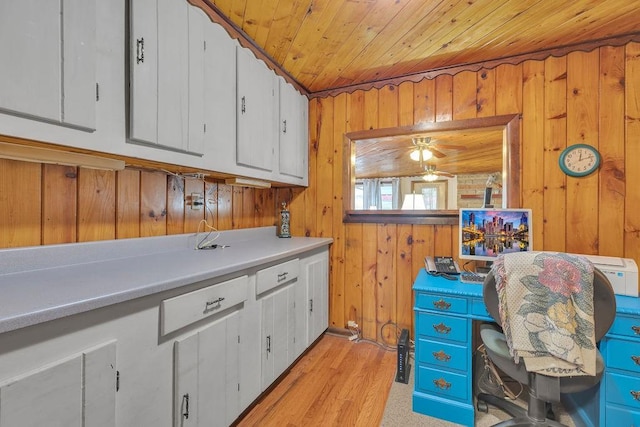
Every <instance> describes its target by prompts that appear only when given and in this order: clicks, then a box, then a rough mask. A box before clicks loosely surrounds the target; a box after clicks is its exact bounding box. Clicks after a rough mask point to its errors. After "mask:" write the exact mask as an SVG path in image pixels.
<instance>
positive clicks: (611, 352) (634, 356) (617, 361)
mask: <svg viewBox="0 0 640 427" xmlns="http://www.w3.org/2000/svg"><path fill="white" fill-rule="evenodd" d="M605 359H606V361H607V367H609V368H618V369H625V370H627V371H631V372H637V373H640V341H633V340H621V339H607V355H606V357H605ZM638 381H640V378H639V379H638ZM639 388H640V387H639Z"/></svg>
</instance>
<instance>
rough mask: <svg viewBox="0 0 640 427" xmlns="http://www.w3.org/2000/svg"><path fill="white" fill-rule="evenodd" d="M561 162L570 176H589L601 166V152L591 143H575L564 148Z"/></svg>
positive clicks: (561, 167)
mask: <svg viewBox="0 0 640 427" xmlns="http://www.w3.org/2000/svg"><path fill="white" fill-rule="evenodd" d="M559 163H560V169H562V171H563V172H564V173H566V174H567V175H569V176H587V175H589V174H590V173H593V172H595V171H596V169H598V166H600V153H598V150H597V149H595V148H594V147H592V146H590V145H587V144H574V145H570V146H568V147H567V148H565V149H564V150H562V153H561V154H560V159H559Z"/></svg>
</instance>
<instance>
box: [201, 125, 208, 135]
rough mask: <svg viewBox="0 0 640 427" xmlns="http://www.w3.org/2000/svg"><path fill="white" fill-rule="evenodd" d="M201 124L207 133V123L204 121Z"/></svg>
mask: <svg viewBox="0 0 640 427" xmlns="http://www.w3.org/2000/svg"><path fill="white" fill-rule="evenodd" d="M202 126H203V128H204V133H207V124H206V123H203V124H202Z"/></svg>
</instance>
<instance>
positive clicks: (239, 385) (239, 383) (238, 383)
mask: <svg viewBox="0 0 640 427" xmlns="http://www.w3.org/2000/svg"><path fill="white" fill-rule="evenodd" d="M238 391H240V383H238Z"/></svg>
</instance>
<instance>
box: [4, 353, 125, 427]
mask: <svg viewBox="0 0 640 427" xmlns="http://www.w3.org/2000/svg"><path fill="white" fill-rule="evenodd" d="M115 367H116V343H115V341H114V342H111V343H108V344H105V345H103V346H100V347H97V348H94V349H91V350H87V351H85V352H82V353H80V354H76V355H74V356H71V357H69V358H66V359H64V360H60V361H57V362H54V363H53V364H50V365H47V366H43V367H42V368H40V369H38V370H36V371H34V372H29V373H26V374H24V375H23V376H20V377H17V378H14V379H11V380H9V381H8V382H6V383H5V384H3V385H0V426H1V427H15V426H50V427H55V426H60V427H73V426H78V427H84V426H86V427H90V426H100V427H102V426H104V427H108V426H115V425H116V422H115V415H116V411H115V408H116V405H115V401H116V399H115V395H116V369H115Z"/></svg>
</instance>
